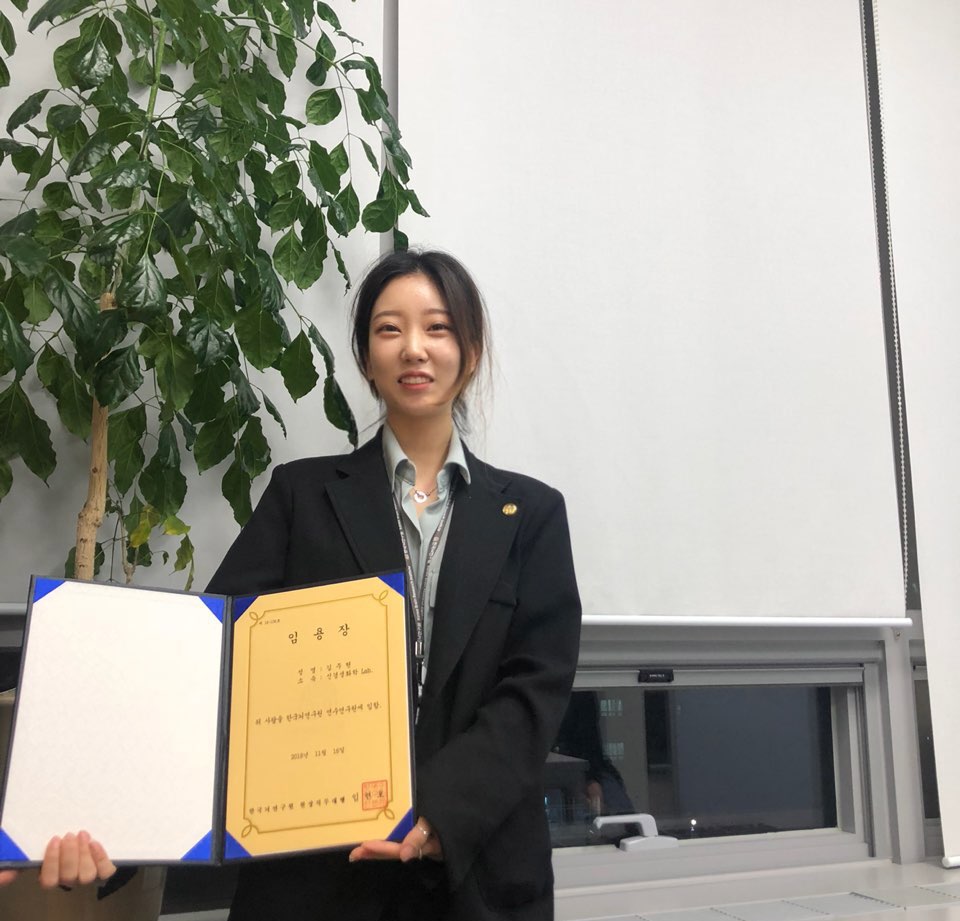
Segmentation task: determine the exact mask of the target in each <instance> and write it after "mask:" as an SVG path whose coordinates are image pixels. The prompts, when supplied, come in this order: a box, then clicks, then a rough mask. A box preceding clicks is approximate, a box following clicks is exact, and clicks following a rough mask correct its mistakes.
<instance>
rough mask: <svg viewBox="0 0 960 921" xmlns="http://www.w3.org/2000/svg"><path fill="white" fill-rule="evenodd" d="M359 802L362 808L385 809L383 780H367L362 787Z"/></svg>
mask: <svg viewBox="0 0 960 921" xmlns="http://www.w3.org/2000/svg"><path fill="white" fill-rule="evenodd" d="M360 800H361V803H362V805H363V808H364V809H365V810H366V809H386V808H387V782H386V781H385V780H369V781H367V782H366V783H364V784H363V785H362V789H361V795H360Z"/></svg>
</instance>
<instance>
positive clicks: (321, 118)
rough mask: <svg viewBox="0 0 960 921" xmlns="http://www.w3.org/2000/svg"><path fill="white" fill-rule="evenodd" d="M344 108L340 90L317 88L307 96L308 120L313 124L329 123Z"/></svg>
mask: <svg viewBox="0 0 960 921" xmlns="http://www.w3.org/2000/svg"><path fill="white" fill-rule="evenodd" d="M342 109H343V103H342V102H341V101H340V92H339V91H338V90H334V89H330V90H316V91H315V92H313V93H311V94H310V96H309V97H308V98H307V106H306V114H307V121H308V122H309V123H310V124H311V125H328V124H330V122H332V121H333V120H334V119H335V118H336V117H337V116H338V115H339V114H340V112H341V110H342Z"/></svg>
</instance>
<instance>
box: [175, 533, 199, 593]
mask: <svg viewBox="0 0 960 921" xmlns="http://www.w3.org/2000/svg"><path fill="white" fill-rule="evenodd" d="M184 569H186V570H187V582H186V584H185V585H184V586H183V589H184V591H187V592H189V591H190V589H191V587H192V586H193V577H194V572H195V569H194V565H193V544H192V543H191V542H190V538H189V537H188V536H187V535H186V534H184V536H183V540H182V541H180V546H179V547H177V557H176V560H174V563H173V571H174V572H182V571H183V570H184Z"/></svg>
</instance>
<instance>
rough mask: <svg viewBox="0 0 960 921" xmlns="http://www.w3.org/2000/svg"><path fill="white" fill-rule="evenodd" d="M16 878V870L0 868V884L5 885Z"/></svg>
mask: <svg viewBox="0 0 960 921" xmlns="http://www.w3.org/2000/svg"><path fill="white" fill-rule="evenodd" d="M16 878H17V871H16V870H0V886H6V885H7V883H12V882H13V881H14V880H15V879H16Z"/></svg>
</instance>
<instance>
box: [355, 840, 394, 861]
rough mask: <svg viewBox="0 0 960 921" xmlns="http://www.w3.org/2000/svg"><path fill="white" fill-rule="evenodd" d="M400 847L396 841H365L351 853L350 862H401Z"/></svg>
mask: <svg viewBox="0 0 960 921" xmlns="http://www.w3.org/2000/svg"><path fill="white" fill-rule="evenodd" d="M399 859H400V845H399V844H397V843H396V842H394V841H364V842H363V844H358V845H357V846H356V847H355V848H354V849H353V850H352V851H351V852H350V860H351V861H354V860H399Z"/></svg>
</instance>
